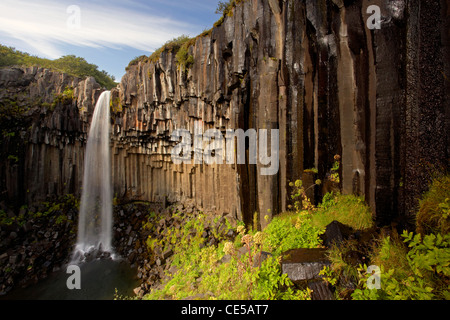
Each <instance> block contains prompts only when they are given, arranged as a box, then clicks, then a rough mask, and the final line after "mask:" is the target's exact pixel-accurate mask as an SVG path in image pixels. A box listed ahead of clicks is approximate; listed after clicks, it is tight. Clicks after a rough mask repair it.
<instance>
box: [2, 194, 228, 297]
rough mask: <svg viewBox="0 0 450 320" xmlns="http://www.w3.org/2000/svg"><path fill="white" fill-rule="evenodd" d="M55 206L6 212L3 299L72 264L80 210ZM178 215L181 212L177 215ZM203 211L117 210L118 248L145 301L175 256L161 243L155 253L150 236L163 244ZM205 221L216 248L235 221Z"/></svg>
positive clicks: (136, 205) (182, 207)
mask: <svg viewBox="0 0 450 320" xmlns="http://www.w3.org/2000/svg"><path fill="white" fill-rule="evenodd" d="M51 208H53V209H50V210H49V205H48V203H47V204H46V205H41V206H36V207H30V208H23V209H21V210H20V212H19V213H14V212H12V211H7V208H4V209H5V210H4V211H5V212H6V211H7V212H8V213H7V214H8V216H10V218H9V219H4V221H3V223H2V224H1V225H0V235H1V242H0V295H5V294H7V293H8V292H10V291H11V290H12V289H13V288H18V287H27V286H29V285H32V284H35V283H36V282H38V281H39V280H42V279H45V278H47V277H48V276H49V275H50V274H51V273H52V272H56V271H58V270H60V269H61V268H62V267H63V266H64V265H66V264H67V263H68V262H69V260H70V258H71V253H72V249H73V247H74V245H75V242H76V228H77V217H78V209H77V208H76V207H75V206H74V207H70V206H68V205H64V204H63V205H53V207H51ZM55 208H56V209H55ZM174 212H178V213H179V214H177V216H176V217H174V216H173V215H172V213H174ZM199 213H200V211H199V210H198V209H197V208H195V206H194V205H193V204H189V203H186V204H172V205H166V207H164V206H163V205H162V204H150V203H144V202H132V203H123V204H118V205H116V206H114V213H113V215H114V227H113V235H114V241H113V246H114V248H115V251H116V253H117V254H118V255H119V256H121V257H122V258H125V259H126V260H128V262H129V263H130V264H131V266H132V267H136V268H137V270H138V274H137V277H138V278H139V280H140V283H141V285H140V287H138V288H136V289H135V293H136V294H137V295H138V296H141V297H142V296H143V295H144V294H145V293H148V292H150V290H151V288H153V287H157V286H158V285H160V283H161V280H162V279H164V277H165V270H167V269H168V268H169V267H170V262H171V261H172V256H173V251H172V249H170V248H169V249H166V250H164V249H163V248H161V247H160V246H158V245H156V246H155V247H154V249H153V250H151V249H149V248H148V247H147V245H146V241H147V239H148V237H149V236H151V237H152V238H153V239H158V240H161V239H162V238H163V237H165V236H166V234H167V232H168V230H169V229H173V228H181V227H182V226H183V224H184V223H185V222H186V221H187V220H190V219H195V218H196V217H198V214H199ZM17 217H22V218H21V219H19V218H17ZM206 217H207V219H206V221H207V224H206V227H205V231H204V233H203V236H204V238H205V242H204V243H205V245H214V244H216V243H217V242H218V239H216V238H215V236H214V234H215V235H216V236H217V235H218V234H225V233H227V232H229V230H228V228H227V227H226V224H225V219H227V220H228V221H234V219H233V218H231V217H221V218H220V219H213V218H214V217H213V216H208V215H206ZM214 221H215V222H214ZM232 223H233V222H232ZM234 223H235V222H234ZM145 225H146V226H145ZM213 228H216V229H215V230H214V232H213V230H212V229H213Z"/></svg>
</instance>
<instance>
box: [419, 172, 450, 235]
mask: <svg viewBox="0 0 450 320" xmlns="http://www.w3.org/2000/svg"><path fill="white" fill-rule="evenodd" d="M416 223H417V231H418V232H420V233H422V234H429V233H442V234H447V233H448V232H449V231H450V175H442V176H440V177H438V178H436V179H434V180H433V182H432V184H431V186H430V189H429V190H428V192H426V193H425V194H424V195H423V197H422V199H421V200H420V202H419V212H418V213H417V222H416Z"/></svg>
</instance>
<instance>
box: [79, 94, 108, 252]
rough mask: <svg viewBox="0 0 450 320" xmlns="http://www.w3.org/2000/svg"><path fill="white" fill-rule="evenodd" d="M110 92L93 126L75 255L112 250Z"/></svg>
mask: <svg viewBox="0 0 450 320" xmlns="http://www.w3.org/2000/svg"><path fill="white" fill-rule="evenodd" d="M110 96H111V93H110V92H109V91H105V92H103V93H102V94H101V95H100V98H99V99H98V101H97V104H96V105H95V110H94V115H93V117H92V123H91V128H90V130H89V135H88V141H87V146H86V154H85V158H84V176H83V190H82V196H81V204H80V213H79V221H78V238H77V244H76V247H75V252H74V259H76V257H77V256H78V257H79V256H81V258H82V257H83V255H84V254H85V253H89V252H94V251H95V252H109V253H112V246H111V235H112V188H111V158H110V137H109V131H110V116H109V108H110V106H109V103H110ZM82 259H83V258H82Z"/></svg>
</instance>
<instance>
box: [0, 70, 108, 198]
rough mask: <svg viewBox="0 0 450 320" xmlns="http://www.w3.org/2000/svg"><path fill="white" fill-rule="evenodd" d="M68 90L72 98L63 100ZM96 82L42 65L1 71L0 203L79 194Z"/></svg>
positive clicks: (97, 91) (96, 88) (92, 79)
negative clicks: (44, 67)
mask: <svg viewBox="0 0 450 320" xmlns="http://www.w3.org/2000/svg"><path fill="white" fill-rule="evenodd" d="M66 88H73V91H71V93H70V95H73V99H72V97H67V98H63V97H64V95H63V92H64V90H66ZM100 93H101V88H100V86H99V85H98V84H97V83H96V82H95V79H94V78H91V77H89V78H87V79H85V80H80V79H76V78H73V77H70V76H67V75H65V74H60V73H57V72H52V71H50V70H47V69H42V68H38V67H31V68H5V69H0V107H1V118H0V120H1V129H2V132H1V134H2V135H1V149H0V152H1V153H0V155H1V161H0V179H1V180H0V181H1V183H0V184H1V187H0V188H1V190H0V192H1V200H6V201H7V202H9V203H12V204H14V205H19V206H20V205H23V204H26V203H32V202H37V201H43V200H45V199H46V198H47V197H48V196H58V195H63V194H67V193H72V194H79V193H80V188H81V185H82V184H81V182H82V180H81V179H82V171H83V162H84V147H85V142H86V138H87V129H88V127H89V122H90V117H91V115H92V113H93V110H94V106H95V102H96V100H97V98H98V97H99V95H100Z"/></svg>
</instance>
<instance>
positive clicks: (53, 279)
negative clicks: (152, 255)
mask: <svg viewBox="0 0 450 320" xmlns="http://www.w3.org/2000/svg"><path fill="white" fill-rule="evenodd" d="M79 267H80V270H81V278H80V279H81V288H80V289H72V290H70V289H68V288H67V279H68V278H69V277H70V276H71V275H70V274H68V273H67V272H66V269H67V266H65V267H63V268H62V269H61V270H60V271H57V272H54V273H52V274H50V275H49V277H48V278H46V279H44V280H41V281H39V282H38V283H37V284H35V285H31V286H29V287H27V288H17V289H14V290H12V291H11V292H9V293H8V294H6V295H5V296H3V297H0V300H112V299H114V297H115V293H116V290H117V294H119V295H121V296H130V297H133V296H134V293H133V289H134V288H136V287H137V286H139V279H138V278H137V276H136V275H137V270H136V269H135V268H132V267H131V266H130V265H129V264H128V262H126V261H124V260H120V259H119V260H111V259H96V260H93V261H90V262H85V263H81V264H79Z"/></svg>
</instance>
